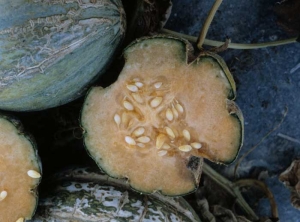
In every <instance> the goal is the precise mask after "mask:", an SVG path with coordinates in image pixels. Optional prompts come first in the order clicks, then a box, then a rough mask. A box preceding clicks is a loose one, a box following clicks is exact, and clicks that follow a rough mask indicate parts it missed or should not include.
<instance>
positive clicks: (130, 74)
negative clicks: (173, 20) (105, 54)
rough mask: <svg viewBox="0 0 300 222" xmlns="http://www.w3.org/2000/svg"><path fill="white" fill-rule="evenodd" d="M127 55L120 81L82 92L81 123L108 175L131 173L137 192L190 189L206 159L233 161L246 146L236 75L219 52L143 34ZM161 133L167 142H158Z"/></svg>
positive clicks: (89, 146)
mask: <svg viewBox="0 0 300 222" xmlns="http://www.w3.org/2000/svg"><path fill="white" fill-rule="evenodd" d="M124 57H125V65H124V67H123V70H122V72H121V74H120V75H119V78H118V80H117V81H116V82H115V83H113V84H112V85H111V86H109V87H107V88H105V89H103V88H101V87H93V88H92V89H91V90H90V91H89V92H88V95H87V97H86V99H85V102H84V106H83V110H82V115H81V124H82V127H83V129H84V132H85V134H84V142H85V146H86V149H87V151H88V153H89V154H90V156H91V157H92V158H93V159H94V160H95V162H96V163H97V164H98V166H99V167H100V168H101V169H102V170H103V171H105V172H106V173H107V174H108V175H110V176H111V177H114V178H127V179H128V182H129V184H130V185H131V187H132V188H133V189H135V190H138V191H140V192H143V193H153V192H156V191H160V192H161V193H163V194H164V195H168V196H178V195H185V194H188V193H191V192H193V191H194V190H195V189H196V188H197V187H198V183H199V180H200V175H201V171H202V161H203V158H206V159H209V160H211V161H213V162H216V163H222V164H229V163H231V162H233V161H234V160H235V158H236V156H237V155H238V152H239V150H240V148H241V146H242V143H243V135H244V126H243V115H242V113H241V111H240V109H239V107H238V106H237V105H236V104H235V102H234V101H233V99H235V97H236V87H235V83H234V80H233V77H232V75H231V74H230V72H229V70H228V68H227V66H226V64H225V62H224V61H223V60H222V58H221V57H219V56H217V55H215V54H213V53H210V52H201V53H200V54H198V55H195V54H194V53H193V49H192V47H191V45H190V44H189V43H188V42H187V41H185V40H182V39H176V38H172V37H166V36H156V37H151V38H143V39H139V40H137V41H135V42H134V43H132V44H131V45H130V46H128V47H127V48H126V49H125V51H124ZM141 83H142V84H141ZM153 101H154V103H153ZM156 105H157V106H156ZM108 107H109V112H108V111H107V108H108ZM175 107H177V108H175ZM176 109H177V111H176V112H175V111H174V110H176ZM170 112H171V113H172V114H170ZM175 114H176V115H177V116H176V115H175ZM170 115H171V118H170ZM175 116H176V117H175ZM139 128H143V130H142V131H143V132H142V133H141V135H136V134H135V132H136V130H138V129H139ZM168 131H169V132H168ZM172 133H173V134H174V135H172ZM142 136H143V137H144V138H141V137H142ZM147 138H148V141H145V140H146V139H147ZM149 138H150V139H149ZM186 138H188V139H186ZM144 139H145V140H144ZM142 140H144V144H142V145H143V146H140V143H141V142H140V141H142ZM161 140H164V142H163V143H164V145H168V146H169V147H166V148H164V147H163V146H161V145H159V146H158V145H157V144H160V142H157V141H161ZM165 143H166V144H165ZM192 146H193V148H192ZM199 146H200V147H199ZM185 149H186V150H185ZM174 184H176V185H174Z"/></svg>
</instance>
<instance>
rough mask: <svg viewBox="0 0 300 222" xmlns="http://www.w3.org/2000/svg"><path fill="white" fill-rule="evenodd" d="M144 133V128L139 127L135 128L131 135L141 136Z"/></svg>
mask: <svg viewBox="0 0 300 222" xmlns="http://www.w3.org/2000/svg"><path fill="white" fill-rule="evenodd" d="M144 132H145V128H143V127H139V128H137V129H136V130H134V131H133V133H132V134H133V135H134V136H141V135H143V134H144Z"/></svg>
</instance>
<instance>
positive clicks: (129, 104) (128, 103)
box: [123, 101, 134, 111]
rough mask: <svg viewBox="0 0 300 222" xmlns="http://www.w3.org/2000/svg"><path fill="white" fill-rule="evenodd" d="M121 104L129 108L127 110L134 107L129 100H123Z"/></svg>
mask: <svg viewBox="0 0 300 222" xmlns="http://www.w3.org/2000/svg"><path fill="white" fill-rule="evenodd" d="M123 105H124V107H125V109H127V110H129V111H131V110H133V109H134V108H133V105H132V104H131V103H130V102H128V101H124V102H123Z"/></svg>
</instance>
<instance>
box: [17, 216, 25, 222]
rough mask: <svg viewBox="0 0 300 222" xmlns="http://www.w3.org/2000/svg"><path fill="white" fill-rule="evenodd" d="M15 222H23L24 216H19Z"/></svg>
mask: <svg viewBox="0 0 300 222" xmlns="http://www.w3.org/2000/svg"><path fill="white" fill-rule="evenodd" d="M16 222H24V218H23V217H20V218H19V219H18V220H17V221H16Z"/></svg>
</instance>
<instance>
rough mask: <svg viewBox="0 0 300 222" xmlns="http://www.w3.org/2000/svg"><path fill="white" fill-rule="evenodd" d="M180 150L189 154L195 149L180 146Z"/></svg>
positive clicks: (188, 146)
mask: <svg viewBox="0 0 300 222" xmlns="http://www.w3.org/2000/svg"><path fill="white" fill-rule="evenodd" d="M178 149H179V150H181V151H183V152H189V151H191V150H192V149H193V148H192V147H191V146H190V145H182V146H179V147H178Z"/></svg>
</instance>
